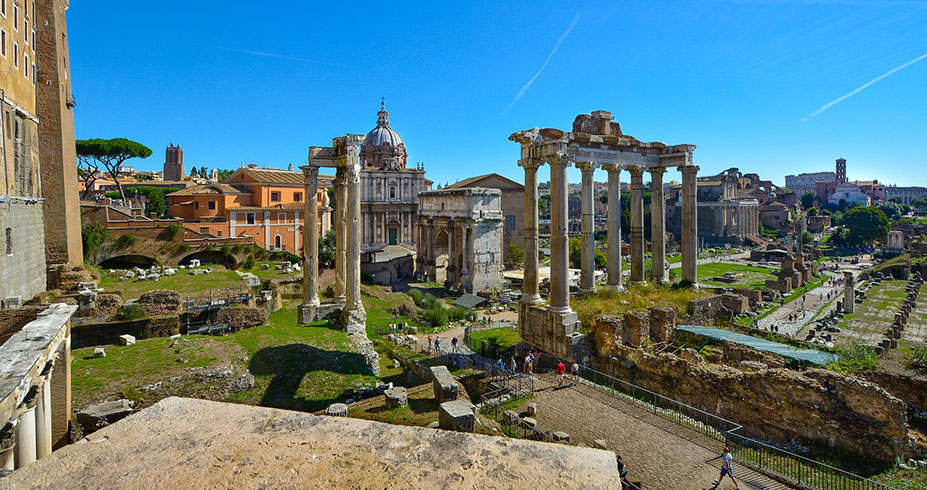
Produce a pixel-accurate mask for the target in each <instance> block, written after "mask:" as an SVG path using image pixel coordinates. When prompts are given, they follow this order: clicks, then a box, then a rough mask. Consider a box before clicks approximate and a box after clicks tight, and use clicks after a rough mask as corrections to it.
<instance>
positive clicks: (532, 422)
mask: <svg viewBox="0 0 927 490" xmlns="http://www.w3.org/2000/svg"><path fill="white" fill-rule="evenodd" d="M521 423H522V425H524V426H525V427H527V428H529V429H533V428H535V427H537V425H538V421H537V420H536V419H533V418H531V417H525V418H523V419H521Z"/></svg>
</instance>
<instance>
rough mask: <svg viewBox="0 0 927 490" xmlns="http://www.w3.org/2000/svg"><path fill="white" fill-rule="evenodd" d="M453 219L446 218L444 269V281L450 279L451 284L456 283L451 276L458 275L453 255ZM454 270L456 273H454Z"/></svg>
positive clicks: (458, 269)
mask: <svg viewBox="0 0 927 490" xmlns="http://www.w3.org/2000/svg"><path fill="white" fill-rule="evenodd" d="M455 235H456V233H454V220H452V219H451V220H448V222H447V269H446V270H445V278H444V279H445V282H447V281H450V284H451V286H452V287H453V286H454V285H456V283H455V281H454V280H453V278H452V276H457V277H458V278H459V277H460V265H455V264H457V261H456V260H455V258H456V257H455V255H454V236H455ZM455 271H456V274H455Z"/></svg>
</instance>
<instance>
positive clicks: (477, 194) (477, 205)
mask: <svg viewBox="0 0 927 490" xmlns="http://www.w3.org/2000/svg"><path fill="white" fill-rule="evenodd" d="M501 202H502V191H500V190H499V189H485V188H481V187H466V188H453V189H450V188H449V189H442V190H438V191H427V192H422V193H421V194H419V208H418V234H419V237H418V251H419V253H418V257H417V259H416V260H417V266H418V269H419V272H420V273H421V276H422V278H423V279H425V280H428V281H436V282H440V283H443V284H444V285H445V287H447V288H449V289H453V290H457V291H460V292H466V293H472V292H475V291H479V290H482V289H491V288H498V287H499V286H500V285H501V283H502V207H501V206H502V204H501Z"/></svg>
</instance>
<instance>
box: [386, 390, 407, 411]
mask: <svg viewBox="0 0 927 490" xmlns="http://www.w3.org/2000/svg"><path fill="white" fill-rule="evenodd" d="M383 396H384V397H386V408H399V407H406V406H408V405H409V399H408V397H407V395H406V389H405V388H403V387H402V386H396V387H393V388H390V389H388V390H386V391H385V392H383Z"/></svg>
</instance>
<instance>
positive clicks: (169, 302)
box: [138, 289, 181, 316]
mask: <svg viewBox="0 0 927 490" xmlns="http://www.w3.org/2000/svg"><path fill="white" fill-rule="evenodd" d="M138 304H139V306H141V307H142V309H143V310H145V313H146V314H148V316H161V315H179V314H180V312H181V305H180V293H178V292H177V291H170V290H167V289H156V290H154V291H149V292H147V293H145V294H143V295H142V296H141V297H140V298H138Z"/></svg>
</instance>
